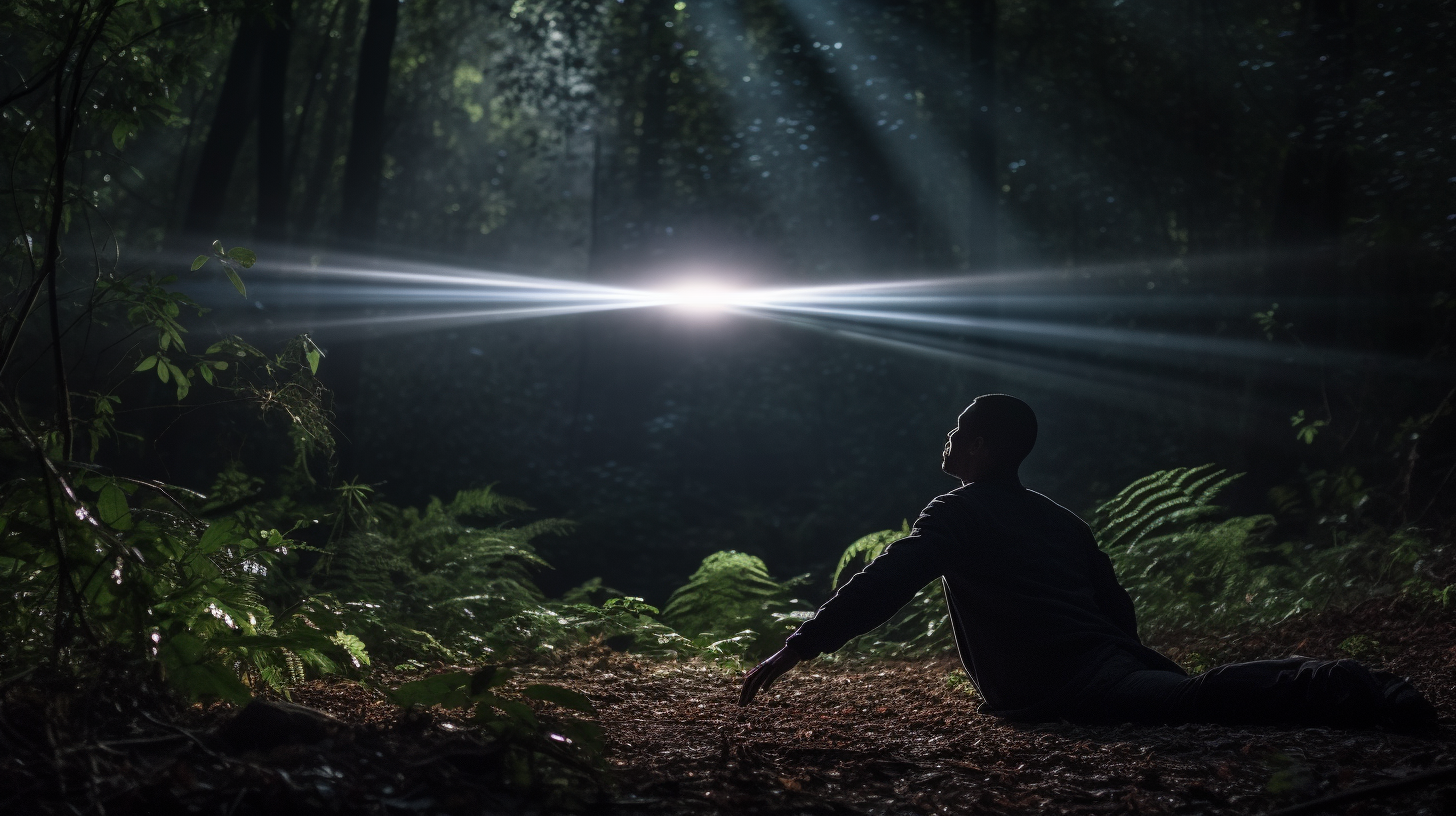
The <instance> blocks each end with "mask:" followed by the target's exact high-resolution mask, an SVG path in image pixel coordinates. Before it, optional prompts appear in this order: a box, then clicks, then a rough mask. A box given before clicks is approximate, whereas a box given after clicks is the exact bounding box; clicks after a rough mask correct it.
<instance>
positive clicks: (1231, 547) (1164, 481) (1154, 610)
mask: <svg viewBox="0 0 1456 816" xmlns="http://www.w3.org/2000/svg"><path fill="white" fill-rule="evenodd" d="M1222 474H1223V471H1221V470H1215V469H1213V467H1212V466H1211V465H1204V466H1202V467H1200V468H1175V469H1173V470H1167V471H1159V472H1157V473H1153V474H1150V475H1149V476H1146V477H1144V478H1142V479H1139V480H1137V481H1136V482H1134V483H1133V484H1131V485H1129V486H1128V487H1127V488H1125V489H1124V490H1123V491H1121V492H1120V493H1119V494H1118V495H1117V496H1116V497H1114V498H1113V499H1112V500H1111V501H1109V502H1107V503H1106V504H1104V505H1103V506H1102V507H1100V508H1099V509H1098V511H1097V513H1096V514H1095V515H1094V522H1093V531H1094V533H1095V534H1096V536H1097V538H1098V541H1099V543H1100V544H1101V546H1102V547H1103V548H1104V549H1105V550H1107V552H1108V554H1109V555H1110V556H1111V557H1112V560H1113V564H1114V566H1115V567H1116V569H1117V573H1118V576H1119V578H1120V579H1121V581H1122V582H1123V584H1124V586H1125V587H1126V588H1127V590H1128V593H1129V594H1130V595H1131V596H1132V598H1133V602H1134V604H1135V605H1136V606H1137V609H1138V617H1139V623H1140V628H1141V631H1142V634H1143V635H1144V636H1151V637H1157V636H1160V635H1164V634H1167V633H1169V632H1172V631H1176V630H1180V629H1204V630H1207V629H1214V630H1224V629H1233V628H1236V627H1243V626H1251V625H1252V626H1259V625H1266V624H1270V623H1275V622H1277V621H1280V620H1283V619H1284V618H1287V617H1289V616H1290V615H1294V614H1297V613H1299V612H1303V611H1306V610H1312V609H1322V608H1324V607H1326V606H1328V605H1330V604H1333V603H1342V602H1349V601H1353V600H1358V599H1360V598H1365V597H1370V596H1371V595H1379V594H1389V593H1393V592H1397V591H1415V592H1417V593H1420V594H1429V593H1430V592H1431V591H1434V590H1435V587H1434V585H1431V584H1430V576H1429V575H1428V574H1427V573H1426V571H1425V570H1424V563H1425V559H1427V558H1428V557H1429V556H1430V554H1431V552H1432V545H1431V542H1430V540H1429V539H1428V538H1427V537H1426V536H1424V535H1423V534H1421V533H1420V532H1419V531H1417V530H1414V529H1410V528H1405V529H1400V530H1396V531H1394V532H1387V531H1385V530H1382V529H1381V528H1379V527H1376V526H1374V525H1365V526H1363V527H1361V528H1357V529H1351V528H1349V527H1343V528H1342V527H1341V526H1339V524H1342V523H1343V522H1346V521H1348V520H1349V519H1348V516H1345V515H1341V516H1339V517H1336V518H1327V521H1334V522H1337V525H1336V526H1333V527H1326V528H1325V531H1326V535H1323V536H1319V537H1304V538H1298V539H1294V540H1281V536H1280V535H1279V533H1280V531H1281V525H1280V523H1279V521H1278V520H1277V519H1276V517H1275V516H1272V515H1256V516H1237V517H1233V518H1226V519H1223V520H1221V521H1214V520H1212V519H1211V518H1210V517H1212V516H1217V515H1219V514H1221V513H1222V511H1221V509H1220V508H1218V507H1217V506H1216V505H1215V504H1213V502H1214V500H1215V499H1216V498H1217V496H1218V493H1219V492H1220V491H1221V490H1222V489H1223V487H1225V486H1226V485H1228V484H1229V483H1230V482H1231V481H1232V480H1233V479H1235V478H1237V476H1238V474H1236V475H1234V476H1228V477H1224V478H1219V477H1220V476H1222ZM1359 486H1360V482H1359V480H1358V479H1357V478H1355V477H1354V476H1353V471H1351V472H1350V473H1348V474H1346V477H1345V478H1344V479H1340V480H1334V481H1333V482H1332V480H1331V479H1330V478H1329V476H1328V474H1325V473H1323V472H1319V473H1316V474H1311V478H1310V479H1309V483H1308V486H1307V492H1309V493H1311V494H1312V495H1314V496H1316V497H1324V499H1325V500H1326V501H1328V500H1329V497H1331V496H1337V497H1339V501H1340V502H1342V503H1344V504H1347V505H1348V504H1355V505H1357V506H1358V504H1360V503H1362V502H1363V499H1362V498H1361V496H1360V491H1359ZM1271 498H1272V500H1273V501H1274V503H1275V505H1276V507H1277V508H1278V509H1279V510H1280V511H1281V514H1282V515H1284V516H1285V517H1286V518H1290V517H1292V516H1294V514H1295V513H1297V512H1299V511H1300V509H1301V507H1302V506H1303V505H1301V504H1299V503H1298V502H1297V501H1296V498H1295V494H1294V493H1293V491H1290V490H1288V489H1283V490H1278V489H1277V490H1276V491H1275V492H1274V494H1273V496H1272V497H1271ZM1316 500H1318V498H1317V499H1316Z"/></svg>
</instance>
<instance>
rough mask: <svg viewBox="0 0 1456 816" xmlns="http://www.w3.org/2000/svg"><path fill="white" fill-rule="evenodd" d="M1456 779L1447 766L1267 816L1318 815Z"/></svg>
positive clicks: (1454, 769)
mask: <svg viewBox="0 0 1456 816" xmlns="http://www.w3.org/2000/svg"><path fill="white" fill-rule="evenodd" d="M1452 778H1456V765H1448V766H1445V767H1441V768H1434V769H1432V770H1429V771H1423V772H1421V773H1418V774H1411V775H1410V776H1404V777H1401V778H1400V779H1391V780H1388V781H1385V782H1376V783H1374V784H1371V785H1362V786H1360V787H1357V788H1347V789H1345V790H1342V791H1339V792H1337V793H1332V794H1330V795H1329V796H1322V797H1320V798H1318V799H1313V800H1311V801H1308V802H1301V803H1300V804H1297V805H1290V806H1289V807H1286V808H1280V809H1279V810H1275V811H1272V812H1270V813H1269V815H1268V816H1305V814H1311V813H1320V812H1322V811H1325V810H1329V809H1331V808H1333V807H1337V806H1339V805H1344V804H1347V803H1349V802H1356V801H1359V800H1361V799H1370V798H1373V797H1376V796H1385V795H1387V794H1391V793H1397V792H1399V791H1403V790H1405V789H1407V788H1414V787H1419V786H1421V785H1424V784H1427V783H1430V782H1439V781H1441V780H1444V779H1452Z"/></svg>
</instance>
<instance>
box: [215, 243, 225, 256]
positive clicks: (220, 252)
mask: <svg viewBox="0 0 1456 816" xmlns="http://www.w3.org/2000/svg"><path fill="white" fill-rule="evenodd" d="M212 251H213V252H214V253H215V254H217V255H226V254H227V250H225V249H223V248H222V241H213V242H212Z"/></svg>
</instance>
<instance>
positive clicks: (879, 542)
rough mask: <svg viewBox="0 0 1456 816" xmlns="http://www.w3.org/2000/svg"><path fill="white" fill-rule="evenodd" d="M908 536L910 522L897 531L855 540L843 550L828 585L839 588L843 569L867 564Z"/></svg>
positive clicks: (886, 531)
mask: <svg viewBox="0 0 1456 816" xmlns="http://www.w3.org/2000/svg"><path fill="white" fill-rule="evenodd" d="M908 535H910V522H908V521H902V522H900V529H899V530H881V531H879V532H878V533H870V534H869V535H867V536H864V537H863V538H860V539H858V540H856V541H855V542H854V543H853V544H850V545H849V546H848V547H845V548H844V552H843V553H842V554H840V556H839V563H838V564H835V565H834V574H833V575H832V576H830V578H829V585H830V587H831V588H833V589H838V588H839V578H840V576H842V575H844V571H845V569H847V568H848V567H849V566H851V565H852V564H856V563H860V564H868V563H869V562H871V561H873V560H875V559H876V558H879V557H880V553H882V552H884V551H885V548H886V547H888V546H890V545H891V544H893V543H895V542H896V541H899V540H900V539H902V538H904V537H905V536H908Z"/></svg>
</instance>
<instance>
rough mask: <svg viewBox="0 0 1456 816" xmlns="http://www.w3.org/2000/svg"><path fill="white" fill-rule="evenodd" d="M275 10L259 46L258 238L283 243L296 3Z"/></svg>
mask: <svg viewBox="0 0 1456 816" xmlns="http://www.w3.org/2000/svg"><path fill="white" fill-rule="evenodd" d="M274 11H275V14H276V16H275V18H274V19H273V21H272V25H271V26H269V28H268V30H267V31H266V32H265V33H264V34H263V36H262V40H261V43H260V46H259V62H258V93H257V96H258V215H257V235H258V237H259V238H265V239H270V240H279V239H282V238H283V236H284V232H285V230H286V229H287V224H288V187H289V183H288V176H287V172H286V171H285V169H284V164H285V162H286V158H285V156H284V143H285V136H284V131H283V99H284V92H285V90H286V88H287V81H288V51H289V47H290V45H291V44H292V39H293V32H292V26H293V3H292V2H291V0H275V3H274Z"/></svg>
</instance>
